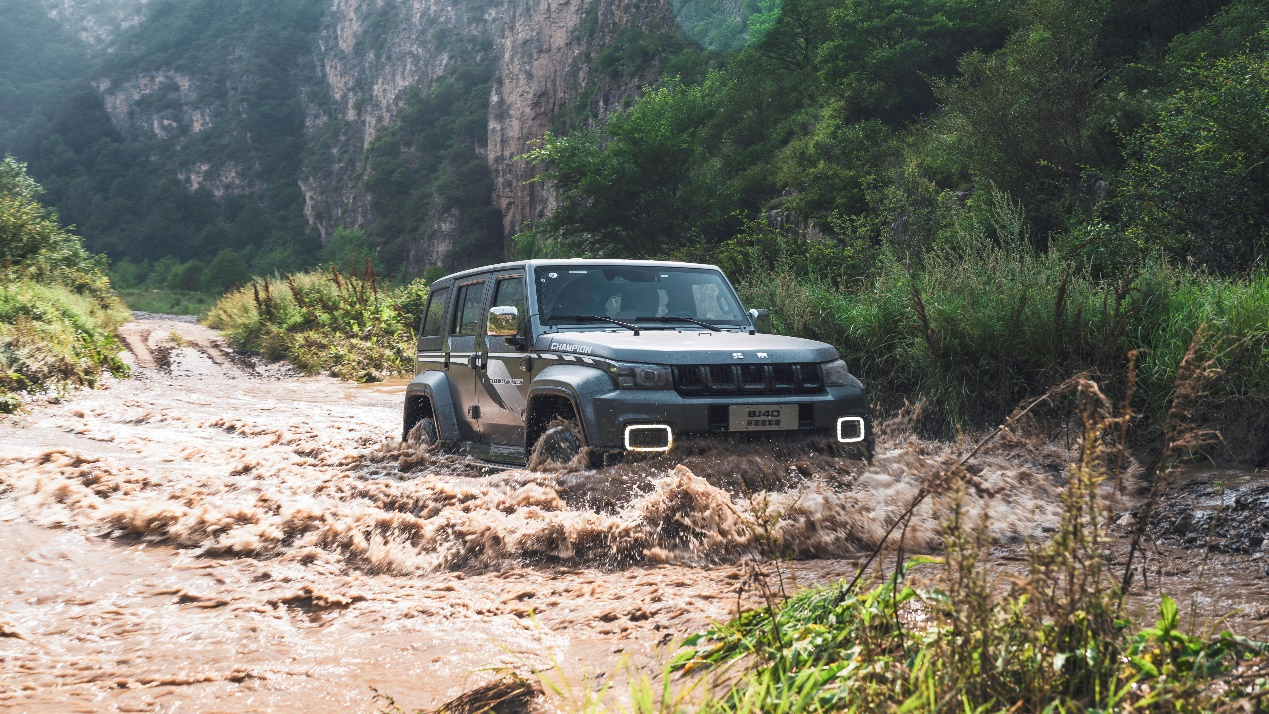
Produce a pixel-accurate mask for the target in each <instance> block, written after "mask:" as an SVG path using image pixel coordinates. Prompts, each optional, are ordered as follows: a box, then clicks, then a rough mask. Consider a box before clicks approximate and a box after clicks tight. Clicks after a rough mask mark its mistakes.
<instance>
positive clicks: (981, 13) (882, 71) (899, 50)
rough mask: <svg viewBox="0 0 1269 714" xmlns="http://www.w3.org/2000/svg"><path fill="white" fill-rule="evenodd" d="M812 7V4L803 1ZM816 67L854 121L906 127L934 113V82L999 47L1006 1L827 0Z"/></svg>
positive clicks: (1006, 15)
mask: <svg viewBox="0 0 1269 714" xmlns="http://www.w3.org/2000/svg"><path fill="white" fill-rule="evenodd" d="M801 1H802V2H810V1H811V0H801ZM827 5H828V7H829V10H828V13H827V14H828V29H829V32H827V33H825V36H824V37H823V39H822V40H821V43H822V45H821V49H820V50H819V63H818V66H817V69H818V71H819V73H820V76H821V78H822V79H823V81H824V82H825V84H826V85H828V86H829V87H831V88H832V90H831V91H832V92H833V93H834V94H836V95H837V97H839V101H840V102H841V103H842V105H843V106H844V107H845V108H847V109H848V110H849V112H850V114H849V116H851V118H861V117H865V116H872V117H877V118H880V119H883V120H885V121H887V122H889V123H894V124H902V123H904V122H906V121H908V120H909V119H910V117H912V116H915V115H918V114H922V113H927V112H930V111H932V110H933V109H934V94H933V92H932V91H931V88H930V82H929V80H930V78H934V79H945V78H948V77H951V76H952V75H954V74H955V73H956V69H957V67H956V60H957V58H958V57H960V56H961V55H963V54H965V53H966V52H969V51H971V50H979V51H990V50H994V49H996V48H997V47H999V46H1000V44H1001V42H1002V41H1003V39H1004V35H1005V31H1006V29H1007V27H1008V9H1007V6H1006V4H1004V3H997V2H983V1H982V0H863V1H861V2H849V3H829V4H827Z"/></svg>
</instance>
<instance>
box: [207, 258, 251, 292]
mask: <svg viewBox="0 0 1269 714" xmlns="http://www.w3.org/2000/svg"><path fill="white" fill-rule="evenodd" d="M246 280H247V264H246V262H245V261H243V259H242V256H240V255H238V254H237V253H236V252H234V251H232V250H230V249H228V248H226V249H224V250H222V251H220V252H219V253H217V254H216V257H215V258H213V259H212V262H211V264H210V265H208V266H207V269H206V270H204V271H203V272H202V275H200V276H199V278H198V284H199V287H201V288H202V289H203V292H206V293H211V294H213V295H218V294H220V293H224V292H227V291H229V290H231V289H233V288H235V287H237V286H239V285H241V284H242V283H244V282H245V281H246Z"/></svg>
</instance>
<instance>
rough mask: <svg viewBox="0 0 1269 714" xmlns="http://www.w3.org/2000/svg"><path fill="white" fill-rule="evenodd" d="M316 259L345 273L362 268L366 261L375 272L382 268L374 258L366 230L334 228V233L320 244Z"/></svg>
mask: <svg viewBox="0 0 1269 714" xmlns="http://www.w3.org/2000/svg"><path fill="white" fill-rule="evenodd" d="M318 261H319V262H320V263H322V264H326V265H333V266H335V267H336V268H339V269H340V270H342V271H344V272H345V273H356V272H357V271H360V270H363V269H365V267H366V264H367V263H369V264H371V265H373V266H374V268H375V270H376V272H382V270H383V265H382V263H380V262H379V261H378V260H376V256H375V254H374V251H373V250H372V249H371V247H370V241H369V239H368V238H367V237H366V232H365V231H359V230H354V229H352V228H340V229H338V230H336V231H335V235H333V236H331V237H330V240H328V241H326V245H324V246H322V251H321V252H320V253H318Z"/></svg>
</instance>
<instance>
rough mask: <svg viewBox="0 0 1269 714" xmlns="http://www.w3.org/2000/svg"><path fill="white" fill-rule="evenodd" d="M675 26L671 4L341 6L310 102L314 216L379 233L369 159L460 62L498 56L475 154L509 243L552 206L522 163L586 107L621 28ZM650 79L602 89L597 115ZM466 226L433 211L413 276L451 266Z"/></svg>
mask: <svg viewBox="0 0 1269 714" xmlns="http://www.w3.org/2000/svg"><path fill="white" fill-rule="evenodd" d="M670 23H672V20H671V18H670V15H669V9H668V4H667V3H665V2H664V0H651V1H650V2H648V1H645V2H642V3H640V2H638V1H637V0H505V1H504V2H495V3H488V2H486V3H481V2H472V1H471V0H335V2H334V5H333V7H332V9H331V12H330V15H329V16H328V20H327V24H326V27H325V29H324V30H323V32H322V34H321V38H320V42H319V47H318V51H317V55H316V56H317V60H316V61H317V74H318V77H319V78H320V82H319V83H318V84H317V85H315V86H314V87H313V88H312V89H311V91H309V92H308V93H307V94H306V104H305V106H306V127H307V131H308V132H309V134H310V136H311V137H314V141H313V144H314V145H316V146H318V147H320V148H319V149H317V150H316V151H315V155H314V158H313V159H312V160H310V161H309V162H308V163H307V164H306V167H305V170H304V174H303V176H302V177H301V179H300V181H301V184H302V186H303V189H304V195H305V215H306V217H307V218H308V220H309V222H310V223H311V224H312V225H313V226H315V227H316V228H317V229H318V230H319V231H320V232H321V234H322V235H323V236H324V237H325V236H329V235H330V234H331V233H332V232H333V231H334V230H335V229H336V228H337V227H340V226H353V227H367V226H369V225H371V224H373V223H374V221H375V220H376V217H377V216H376V212H375V210H374V201H373V200H372V195H371V193H372V190H371V188H370V185H369V183H368V179H369V178H370V177H369V176H368V172H369V171H371V167H370V166H369V165H368V162H367V160H366V152H367V150H368V149H370V147H371V146H372V144H373V143H374V141H375V139H376V137H377V136H378V135H379V133H380V131H381V130H384V129H385V128H390V127H392V125H393V124H394V122H396V121H397V120H398V118H399V116H400V113H401V111H402V108H403V106H404V101H403V99H404V98H405V97H406V96H407V94H408V93H409V92H411V91H427V90H428V89H429V88H431V87H433V86H434V85H435V84H436V83H437V82H438V81H444V80H445V79H446V78H447V77H448V76H450V75H451V74H452V73H453V72H454V71H455V69H456V68H457V67H458V66H460V65H464V64H468V65H470V64H473V63H481V62H482V61H484V60H485V59H492V60H493V61H492V62H489V63H487V66H488V67H489V68H490V70H491V72H492V76H491V77H490V80H491V90H490V96H489V103H488V109H487V113H486V122H487V131H486V132H485V137H484V141H480V142H477V143H476V145H474V146H473V147H472V148H473V150H474V151H475V152H476V153H477V154H479V155H480V156H483V157H484V159H485V160H486V162H487V164H488V167H489V172H490V174H491V178H492V184H493V191H492V196H491V197H490V200H491V201H492V202H493V205H494V206H495V208H496V209H497V211H498V214H499V215H500V217H501V223H502V231H501V233H502V238H503V241H504V243H507V242H508V241H509V240H510V238H511V237H512V236H514V235H515V234H516V232H517V231H518V230H519V228H520V227H521V226H522V225H523V224H524V223H525V222H526V221H531V220H533V219H535V218H538V217H540V216H542V214H543V211H544V210H545V209H546V208H547V206H548V205H549V197H548V196H546V195H545V194H544V189H543V187H542V186H541V185H540V184H526V182H527V181H528V180H529V179H531V178H532V177H533V169H532V167H529V166H527V165H525V164H524V163H523V162H520V161H517V160H516V157H517V156H519V155H520V154H523V153H524V152H525V151H526V150H527V148H528V146H529V143H530V142H532V141H534V140H536V139H540V138H541V137H542V136H543V135H544V133H545V132H546V131H547V129H548V127H549V126H550V123H551V120H552V117H554V116H555V115H556V114H557V113H559V112H560V111H562V110H563V109H565V108H566V107H568V106H570V104H571V103H572V102H574V101H576V99H577V97H578V94H579V92H580V90H581V88H582V87H584V86H586V85H587V83H588V81H589V80H590V78H591V77H590V75H591V74H592V69H593V63H594V58H595V57H596V56H597V55H598V53H599V51H600V50H601V49H602V48H603V46H604V45H605V44H606V43H607V42H608V41H609V40H610V39H611V38H612V36H613V34H614V33H615V31H616V30H617V29H619V28H621V27H624V26H629V25H640V26H649V27H652V26H655V27H664V26H665V25H667V24H670ZM485 54H492V58H487V57H485V56H484V55H485ZM646 79H647V77H646V76H645V77H639V78H638V79H637V80H636V79H632V80H631V81H628V82H625V83H618V84H613V83H608V84H609V85H611V86H605V87H603V88H602V90H601V91H598V92H592V94H593V95H594V96H595V101H596V107H595V108H596V109H598V110H602V108H603V107H606V106H608V105H610V104H611V103H612V102H613V101H614V100H615V99H616V98H619V97H622V96H628V95H629V94H630V93H632V92H633V91H634V90H635V89H636V88H637V85H638V81H646ZM461 220H462V218H461V216H460V215H458V214H457V213H456V212H455V211H453V210H444V209H441V208H439V207H438V208H437V209H436V210H433V211H432V213H431V215H430V218H429V220H428V221H427V225H425V226H424V227H422V228H421V229H420V235H419V236H418V237H417V238H416V239H415V240H413V241H412V244H411V246H410V250H409V256H408V258H407V261H408V264H409V266H410V268H411V270H412V271H418V270H420V269H421V268H422V267H423V266H426V265H428V264H442V263H446V262H450V261H447V260H446V256H447V255H448V254H450V253H451V251H452V250H453V249H454V248H455V246H456V244H457V241H458V240H459V235H458V234H459V232H460V228H459V225H460V223H461ZM508 247H509V245H508Z"/></svg>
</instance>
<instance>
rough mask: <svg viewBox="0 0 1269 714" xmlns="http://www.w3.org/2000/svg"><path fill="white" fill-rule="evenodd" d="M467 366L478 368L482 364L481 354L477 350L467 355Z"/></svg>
mask: <svg viewBox="0 0 1269 714" xmlns="http://www.w3.org/2000/svg"><path fill="white" fill-rule="evenodd" d="M467 366H468V367H471V368H472V369H476V368H478V367H479V366H480V355H478V354H476V353H475V352H473V353H471V354H469V355H467Z"/></svg>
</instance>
